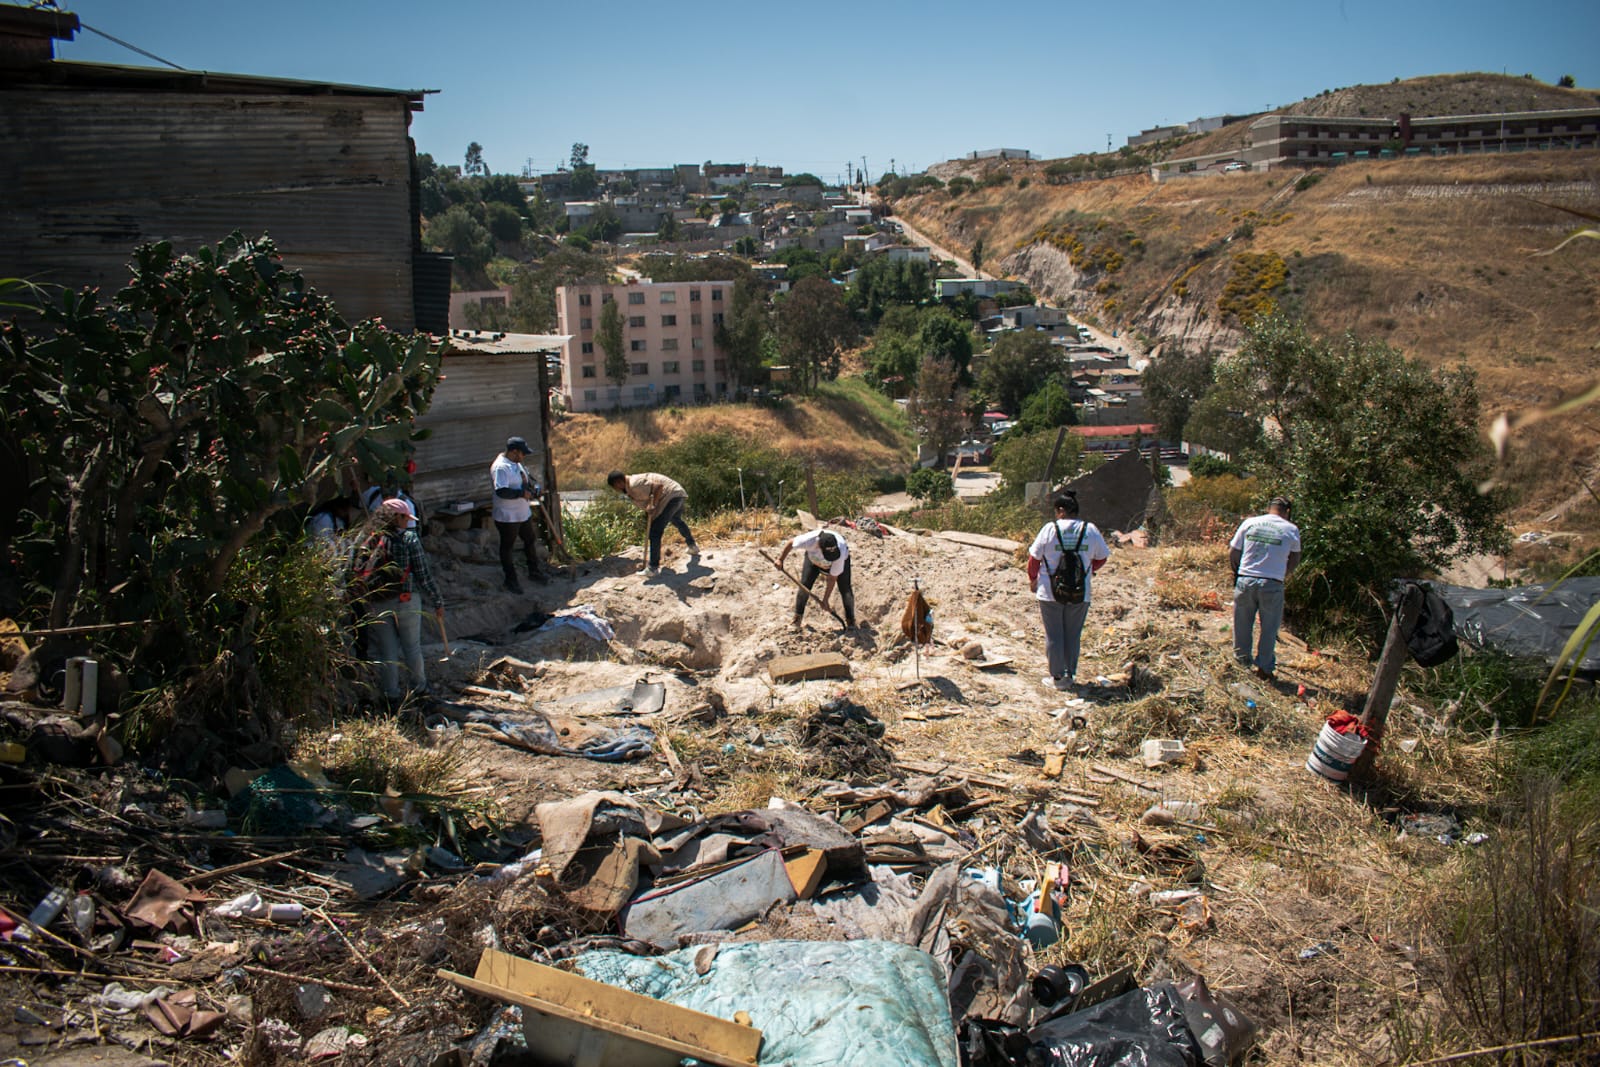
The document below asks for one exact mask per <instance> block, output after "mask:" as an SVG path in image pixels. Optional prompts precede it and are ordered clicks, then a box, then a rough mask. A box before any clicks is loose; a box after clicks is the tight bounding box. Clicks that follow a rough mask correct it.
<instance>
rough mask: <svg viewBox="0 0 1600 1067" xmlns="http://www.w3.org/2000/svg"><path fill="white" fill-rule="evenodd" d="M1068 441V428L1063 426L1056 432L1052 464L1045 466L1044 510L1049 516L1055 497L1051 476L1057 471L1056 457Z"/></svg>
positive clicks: (1051, 453) (1052, 450)
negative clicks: (1051, 500) (1051, 502)
mask: <svg viewBox="0 0 1600 1067" xmlns="http://www.w3.org/2000/svg"><path fill="white" fill-rule="evenodd" d="M1066 440H1067V428H1066V427H1065V426H1063V427H1061V428H1060V429H1059V430H1057V431H1056V445H1055V447H1054V448H1052V449H1051V450H1050V462H1048V463H1046V464H1045V465H1044V510H1045V514H1047V515H1048V514H1050V512H1051V510H1052V509H1051V506H1050V498H1051V497H1052V496H1053V495H1054V493H1053V492H1052V489H1053V488H1054V487H1053V486H1051V484H1050V475H1051V473H1052V472H1054V471H1055V469H1056V457H1057V456H1059V455H1060V454H1061V446H1062V444H1064V443H1065V442H1066Z"/></svg>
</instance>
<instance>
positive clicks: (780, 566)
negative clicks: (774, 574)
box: [756, 548, 850, 630]
mask: <svg viewBox="0 0 1600 1067" xmlns="http://www.w3.org/2000/svg"><path fill="white" fill-rule="evenodd" d="M756 551H757V552H760V553H761V558H762V559H764V560H766V561H767V562H768V563H770V564H772V565H773V566H774V567H776V568H778V573H779V574H781V575H783V576H784V577H785V578H787V579H789V580H790V581H791V582H793V583H794V584H795V586H796V588H799V589H801V590H803V591H804V592H805V594H806V596H808V597H810V598H811V599H812V600H815V601H816V602H817V603H818V604H822V610H823V611H826V612H827V613H828V614H829V615H832V616H833V617H834V619H835V620H836V621H837V622H838V623H839V625H840V626H841V627H843V628H844V629H846V630H848V629H850V625H849V623H847V622H845V621H844V620H843V619H841V618H839V613H838V612H837V611H834V610H833V609H832V608H830V607H828V605H826V604H823V603H822V598H821V597H820V596H818V595H817V594H816V591H815V590H812V589H806V584H805V583H804V582H802V581H801V580H800V579H798V578H796V577H795V576H794V575H792V574H790V573H789V572H788V571H786V570H784V569H783V564H781V563H779V562H778V561H777V560H775V559H773V558H772V557H771V556H769V555H767V553H766V550H765V549H760V548H758V549H756Z"/></svg>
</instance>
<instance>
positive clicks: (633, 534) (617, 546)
mask: <svg viewBox="0 0 1600 1067" xmlns="http://www.w3.org/2000/svg"><path fill="white" fill-rule="evenodd" d="M600 492H601V495H600V496H597V497H596V498H595V499H594V500H593V501H592V502H591V503H590V504H589V505H588V506H587V507H585V508H584V509H583V510H582V511H579V512H564V513H563V514H562V516H561V529H562V531H563V532H564V534H565V537H566V543H567V551H568V552H569V553H570V554H571V555H572V556H573V557H575V558H577V559H601V558H603V557H605V556H614V555H616V554H617V553H618V552H621V551H622V550H623V549H625V548H627V547H628V546H629V545H634V544H642V543H643V541H644V534H645V522H644V512H643V511H641V510H640V509H639V508H637V507H635V506H634V505H633V504H632V503H631V502H629V501H627V500H624V499H623V498H622V497H621V496H619V495H618V494H617V493H615V492H613V491H612V490H610V489H603V490H601V491H600Z"/></svg>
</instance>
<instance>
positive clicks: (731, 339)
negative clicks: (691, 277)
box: [716, 271, 769, 396]
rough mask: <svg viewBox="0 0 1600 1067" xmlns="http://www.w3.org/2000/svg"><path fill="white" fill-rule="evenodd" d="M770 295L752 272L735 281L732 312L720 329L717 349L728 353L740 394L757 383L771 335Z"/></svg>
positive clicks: (732, 379) (731, 380) (736, 391)
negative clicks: (758, 371)
mask: <svg viewBox="0 0 1600 1067" xmlns="http://www.w3.org/2000/svg"><path fill="white" fill-rule="evenodd" d="M768 329H769V327H768V318H767V301H766V294H765V293H764V292H762V289H761V286H760V283H759V282H757V281H756V279H755V276H754V275H752V274H750V273H749V272H748V271H747V272H746V273H745V275H744V276H743V277H742V278H740V279H739V280H738V281H736V282H734V286H733V298H732V299H731V300H730V301H729V302H728V313H727V316H726V317H725V318H724V319H723V321H722V324H721V325H719V326H718V327H717V330H716V341H717V347H718V348H720V349H722V350H723V351H724V352H726V353H727V358H728V379H729V383H730V385H731V387H732V389H733V392H734V394H735V395H736V396H737V395H739V394H740V393H741V392H742V391H743V390H744V389H747V388H749V387H750V385H751V384H752V383H753V382H754V381H755V377H756V371H757V370H759V369H760V367H761V356H762V351H763V347H764V344H765V341H766V339H767V333H768Z"/></svg>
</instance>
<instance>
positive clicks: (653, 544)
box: [606, 471, 700, 577]
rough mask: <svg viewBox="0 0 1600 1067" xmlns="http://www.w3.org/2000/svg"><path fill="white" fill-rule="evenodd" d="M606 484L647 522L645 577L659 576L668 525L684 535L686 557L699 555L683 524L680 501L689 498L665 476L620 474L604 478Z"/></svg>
mask: <svg viewBox="0 0 1600 1067" xmlns="http://www.w3.org/2000/svg"><path fill="white" fill-rule="evenodd" d="M606 484H607V485H609V486H611V488H613V489H615V490H616V491H617V492H619V493H621V494H622V495H623V496H625V497H627V498H628V499H629V500H631V501H633V502H634V503H635V504H638V505H639V506H640V507H641V508H644V515H645V518H646V519H647V520H649V522H650V554H649V558H648V559H647V560H646V563H645V569H644V572H645V574H647V575H649V576H650V577H654V576H656V575H657V574H660V573H661V535H662V534H664V533H666V531H667V526H668V525H669V524H670V525H671V526H673V527H674V528H676V529H677V531H678V532H679V533H680V534H682V535H683V542H684V544H686V545H688V546H689V555H691V556H699V555H700V546H699V545H697V544H695V543H694V534H692V533H690V532H689V524H688V523H686V522H684V521H683V502H684V500H686V499H687V498H688V494H687V493H685V492H684V491H683V486H681V485H679V484H678V483H677V482H675V481H673V480H672V479H671V478H668V477H667V476H666V475H665V474H655V473H649V472H647V473H645V474H635V475H631V476H630V475H627V474H623V473H622V472H621V471H612V472H611V473H610V474H608V475H606Z"/></svg>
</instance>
